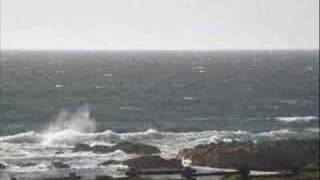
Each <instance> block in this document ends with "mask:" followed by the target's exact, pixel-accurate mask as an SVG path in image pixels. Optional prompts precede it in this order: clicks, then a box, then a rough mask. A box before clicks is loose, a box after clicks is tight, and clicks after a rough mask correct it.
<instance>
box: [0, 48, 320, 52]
mask: <svg viewBox="0 0 320 180" xmlns="http://www.w3.org/2000/svg"><path fill="white" fill-rule="evenodd" d="M0 51H87V52H88V51H89V52H95V51H100V52H101V51H319V48H299V49H289V48H275V49H249V48H244V49H240V48H239V49H236V48H235V49H231V48H226V49H41V48H40V49H24V48H21V49H18V48H17V49H13V48H9V49H4V48H0Z"/></svg>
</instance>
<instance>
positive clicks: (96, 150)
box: [91, 145, 114, 153]
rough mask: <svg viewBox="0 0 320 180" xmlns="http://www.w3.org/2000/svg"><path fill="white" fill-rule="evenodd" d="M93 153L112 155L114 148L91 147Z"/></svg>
mask: <svg viewBox="0 0 320 180" xmlns="http://www.w3.org/2000/svg"><path fill="white" fill-rule="evenodd" d="M91 151H92V152H94V153H110V152H113V151H114V148H113V147H111V146H103V145H96V146H92V147H91Z"/></svg>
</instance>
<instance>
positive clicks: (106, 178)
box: [95, 176, 151, 180]
mask: <svg viewBox="0 0 320 180" xmlns="http://www.w3.org/2000/svg"><path fill="white" fill-rule="evenodd" d="M95 180H151V179H150V178H142V177H124V178H112V177H110V176H97V177H96V178H95Z"/></svg>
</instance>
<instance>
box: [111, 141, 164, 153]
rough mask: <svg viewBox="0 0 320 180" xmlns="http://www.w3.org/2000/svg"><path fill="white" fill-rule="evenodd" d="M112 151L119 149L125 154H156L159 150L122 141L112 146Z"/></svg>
mask: <svg viewBox="0 0 320 180" xmlns="http://www.w3.org/2000/svg"><path fill="white" fill-rule="evenodd" d="M114 149H120V150H122V151H124V152H125V153H127V154H146V155H148V154H158V153H160V150H159V149H158V148H157V147H154V146H151V145H147V144H141V143H135V142H130V141H122V142H119V143H118V144H116V145H115V146H114Z"/></svg>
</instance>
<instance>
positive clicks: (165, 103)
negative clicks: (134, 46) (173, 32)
mask: <svg viewBox="0 0 320 180" xmlns="http://www.w3.org/2000/svg"><path fill="white" fill-rule="evenodd" d="M0 80H1V81H0V82H1V84H0V86H1V92H0V93H1V94H0V163H2V164H5V165H7V166H8V168H7V169H6V170H5V172H2V173H3V174H5V175H6V176H8V177H9V176H10V174H14V175H16V176H19V177H29V178H30V177H33V176H35V177H38V176H40V177H41V176H42V177H44V176H50V175H52V174H53V175H55V173H59V174H63V173H67V172H64V171H58V172H55V171H54V170H52V169H49V168H48V167H50V163H51V162H53V161H63V162H65V163H66V164H69V165H70V166H71V169H72V170H79V172H80V173H82V174H84V175H90V173H91V175H96V174H99V173H100V174H110V175H115V176H117V175H120V176H121V173H120V174H119V172H118V171H117V170H118V169H123V168H126V167H124V166H122V165H110V166H108V167H104V168H103V169H99V167H98V164H100V163H101V162H103V161H106V160H118V161H121V160H126V159H130V158H133V157H136V155H134V154H126V153H124V152H123V151H121V150H116V151H114V152H111V153H108V154H95V153H92V152H73V151H72V148H73V147H74V145H76V144H78V143H87V144H89V145H96V144H102V145H114V144H116V143H117V142H119V141H122V140H130V141H135V142H140V143H146V144H150V145H154V146H157V147H158V148H159V149H160V150H161V156H162V157H164V158H171V157H175V156H176V155H177V153H178V152H179V150H181V149H183V148H188V147H194V146H196V145H198V144H207V143H218V142H226V143H228V142H233V141H239V142H249V141H250V142H259V141H260V142H261V141H272V140H277V139H288V138H295V139H318V138H319V128H318V126H319V110H318V109H319V53H318V51H200V52H199V51H2V52H1V77H0ZM58 151H63V153H62V154H57V153H56V152H58ZM25 162H29V163H32V164H31V165H30V166H27V167H25V166H24V167H22V166H21V163H25ZM34 172H37V173H34ZM5 175H3V177H4V176H5Z"/></svg>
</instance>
